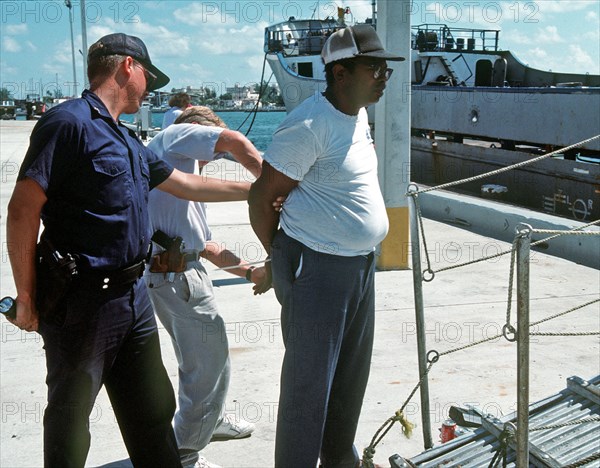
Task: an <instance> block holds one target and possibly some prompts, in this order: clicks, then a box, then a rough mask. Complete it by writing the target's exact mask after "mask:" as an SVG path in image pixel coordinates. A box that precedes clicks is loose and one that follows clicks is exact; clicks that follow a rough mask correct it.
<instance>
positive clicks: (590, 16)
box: [585, 11, 600, 24]
mask: <svg viewBox="0 0 600 468" xmlns="http://www.w3.org/2000/svg"><path fill="white" fill-rule="evenodd" d="M585 20H586V21H589V22H590V23H595V24H598V23H599V22H600V18H598V13H596V12H595V11H588V12H587V13H586V14H585Z"/></svg>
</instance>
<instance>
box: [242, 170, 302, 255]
mask: <svg viewBox="0 0 600 468" xmlns="http://www.w3.org/2000/svg"><path fill="white" fill-rule="evenodd" d="M297 185H298V181H297V180H294V179H291V178H289V177H288V176H286V175H285V174H283V173H281V172H279V171H278V170H276V169H274V168H273V166H271V165H270V164H269V163H268V162H266V161H263V166H262V173H261V175H260V177H259V178H258V179H257V180H256V182H254V183H253V184H252V188H251V189H250V195H249V197H248V204H249V206H250V223H251V224H252V229H254V232H255V233H256V235H257V237H258V239H259V240H260V241H261V243H262V244H263V246H264V248H265V249H266V251H267V254H269V255H270V253H271V243H272V241H273V237H274V236H275V233H276V232H277V228H278V226H279V211H276V210H274V209H273V200H276V199H277V198H278V197H280V196H284V197H287V196H288V194H289V193H290V192H291V191H292V189H294V188H295V187H296V186H297Z"/></svg>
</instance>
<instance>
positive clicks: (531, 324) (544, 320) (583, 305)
mask: <svg viewBox="0 0 600 468" xmlns="http://www.w3.org/2000/svg"><path fill="white" fill-rule="evenodd" d="M596 302H600V299H594V300H592V301H589V302H586V303H585V304H581V305H578V306H575V307H573V308H571V309H569V310H565V311H563V312H560V313H558V314H555V315H551V316H550V317H546V318H544V319H542V320H538V321H537V322H532V323H530V324H529V328H531V327H534V326H536V325H539V324H540V323H544V322H548V321H549V320H552V319H555V318H557V317H561V316H563V315H566V314H569V313H571V312H575V311H576V310H579V309H583V308H584V307H587V306H589V305H591V304H594V303H596ZM597 334H600V332H589V333H588V332H581V335H580V334H579V333H577V334H575V333H573V334H572V336H589V335H597ZM530 335H543V333H541V332H540V333H537V332H535V333H530ZM503 336H504V333H500V334H497V335H494V336H491V337H489V338H484V339H482V340H479V341H475V342H473V343H469V344H467V345H464V346H459V347H457V348H452V349H449V350H447V351H443V352H441V353H438V352H437V351H436V352H435V355H437V356H438V358H439V357H441V356H446V355H448V354H452V353H455V352H457V351H462V350H465V349H468V348H472V347H474V346H478V345H480V344H483V343H487V342H488V341H493V340H496V339H498V338H502V337H503ZM548 336H553V335H552V334H548ZM566 336H571V335H567V334H566ZM430 352H431V351H430ZM434 362H437V359H436V360H435V361H434Z"/></svg>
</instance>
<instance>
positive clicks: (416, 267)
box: [408, 189, 433, 449]
mask: <svg viewBox="0 0 600 468" xmlns="http://www.w3.org/2000/svg"><path fill="white" fill-rule="evenodd" d="M409 190H410V189H409ZM408 199H409V200H410V206H411V210H410V214H411V216H410V243H411V256H412V272H413V290H414V297H415V321H416V326H417V352H418V358H419V379H421V380H420V381H421V387H420V389H419V391H420V392H421V423H422V425H423V445H424V446H425V448H426V449H429V448H431V447H433V441H432V439H431V420H430V412H429V382H428V379H427V343H426V337H425V313H424V306H423V274H422V272H421V245H420V242H419V221H418V210H417V200H416V198H415V197H414V196H409V197H408Z"/></svg>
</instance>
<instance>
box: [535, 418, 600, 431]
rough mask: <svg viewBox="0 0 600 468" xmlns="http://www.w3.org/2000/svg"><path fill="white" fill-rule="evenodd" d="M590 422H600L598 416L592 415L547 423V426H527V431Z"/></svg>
mask: <svg viewBox="0 0 600 468" xmlns="http://www.w3.org/2000/svg"><path fill="white" fill-rule="evenodd" d="M591 422H600V416H594V417H591V418H585V419H580V420H578V421H568V422H564V423H560V424H548V425H547V426H538V427H531V428H529V431H530V432H531V431H545V430H548V429H559V428H561V427H568V426H577V425H579V424H586V423H591Z"/></svg>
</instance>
